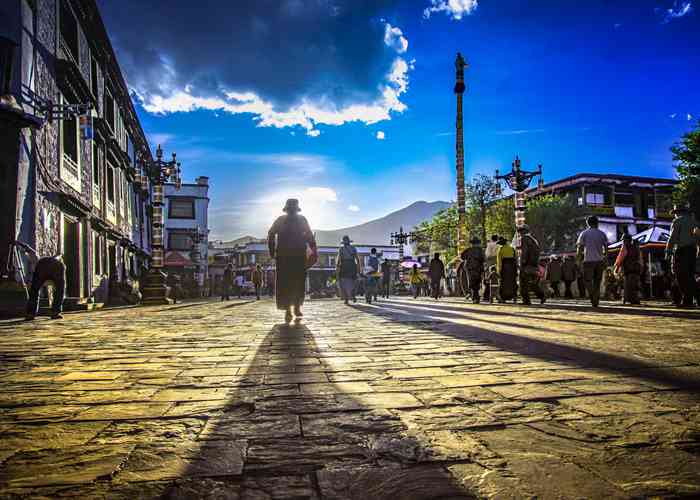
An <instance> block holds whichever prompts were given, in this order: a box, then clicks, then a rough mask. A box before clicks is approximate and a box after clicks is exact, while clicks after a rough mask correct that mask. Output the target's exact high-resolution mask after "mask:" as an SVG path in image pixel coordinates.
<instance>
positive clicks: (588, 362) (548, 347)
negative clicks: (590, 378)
mask: <svg viewBox="0 0 700 500" xmlns="http://www.w3.org/2000/svg"><path fill="white" fill-rule="evenodd" d="M388 306H389V308H391V309H393V310H394V311H399V313H398V314H405V315H413V316H414V317H416V316H417V317H420V316H423V317H426V319H428V320H429V318H430V316H429V315H427V314H425V313H423V312H421V311H416V310H415V308H413V307H411V306H410V305H399V304H397V303H395V302H394V303H391V304H389V305H388ZM354 307H356V308H357V309H359V310H362V311H364V312H367V313H369V314H375V315H378V316H382V317H391V318H393V319H396V320H397V321H401V319H400V318H397V314H396V313H395V312H387V311H386V310H384V309H383V307H382V303H379V305H378V306H369V305H364V304H357V305H355V306H354ZM468 312H469V313H471V310H469V311H468ZM438 323H441V325H440V329H439V330H438V331H439V332H440V333H444V334H446V335H450V336H452V337H455V338H461V339H465V340H467V339H468V340H469V341H470V342H479V343H485V344H489V345H493V346H496V347H498V348H500V349H505V350H508V351H510V352H514V353H518V354H523V355H526V356H534V357H537V358H540V359H544V360H547V361H551V360H555V361H559V362H562V363H566V364H570V365H574V366H577V367H581V368H588V369H604V370H607V371H610V372H618V373H621V374H624V375H626V376H634V377H639V378H642V379H646V380H650V381H653V382H657V383H662V384H667V385H671V386H675V387H679V388H697V387H700V378H698V377H695V376H692V375H687V374H684V373H679V372H678V371H677V370H674V369H673V368H664V367H661V366H659V365H657V364H653V363H649V362H645V361H641V360H637V359H631V358H628V357H625V356H620V355H616V354H609V353H604V352H599V351H594V350H591V349H586V348H583V347H576V346H572V345H566V344H560V343H557V342H551V341H546V340H539V339H535V338H532V337H529V336H521V335H517V334H513V333H505V332H500V331H495V330H487V329H484V328H479V327H477V326H473V325H465V324H458V323H453V322H450V321H449V320H446V321H442V322H439V321H438Z"/></svg>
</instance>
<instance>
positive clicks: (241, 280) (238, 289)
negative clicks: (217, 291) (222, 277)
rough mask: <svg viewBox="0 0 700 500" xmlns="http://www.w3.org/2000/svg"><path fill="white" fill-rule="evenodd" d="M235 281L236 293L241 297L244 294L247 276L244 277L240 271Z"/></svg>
mask: <svg viewBox="0 0 700 500" xmlns="http://www.w3.org/2000/svg"><path fill="white" fill-rule="evenodd" d="M233 282H234V283H235V284H236V295H238V298H239V299H240V298H241V296H242V295H243V284H244V283H245V278H243V275H242V274H240V273H238V274H236V277H235V278H234V279H233Z"/></svg>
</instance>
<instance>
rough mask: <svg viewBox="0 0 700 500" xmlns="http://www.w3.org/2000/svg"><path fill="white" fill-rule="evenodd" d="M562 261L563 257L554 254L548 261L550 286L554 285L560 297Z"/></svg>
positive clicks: (556, 295)
mask: <svg viewBox="0 0 700 500" xmlns="http://www.w3.org/2000/svg"><path fill="white" fill-rule="evenodd" d="M561 268H562V263H561V258H560V257H558V256H556V255H552V257H551V258H550V259H549V262H547V280H548V281H549V286H551V287H552V291H553V292H554V296H555V297H559V284H560V283H561V278H562V269H561Z"/></svg>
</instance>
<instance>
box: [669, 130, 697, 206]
mask: <svg viewBox="0 0 700 500" xmlns="http://www.w3.org/2000/svg"><path fill="white" fill-rule="evenodd" d="M671 152H672V153H673V161H675V162H676V172H677V173H678V179H679V181H680V182H679V183H678V185H677V186H676V189H675V191H674V200H675V201H676V202H677V203H682V204H688V205H690V209H691V210H692V211H693V212H694V213H695V216H696V217H698V218H700V121H698V128H697V129H695V130H693V131H691V132H688V133H687V134H685V135H684V136H683V137H682V138H681V141H680V142H679V143H676V144H675V145H673V146H672V147H671Z"/></svg>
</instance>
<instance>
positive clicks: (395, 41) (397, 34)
mask: <svg viewBox="0 0 700 500" xmlns="http://www.w3.org/2000/svg"><path fill="white" fill-rule="evenodd" d="M384 43H385V44H386V45H387V46H388V47H391V48H392V49H394V50H395V51H396V52H397V53H399V54H403V53H404V52H406V51H407V50H408V40H407V39H406V37H405V36H403V32H402V31H401V28H398V27H396V26H392V25H391V24H389V23H386V24H385V25H384Z"/></svg>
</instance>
